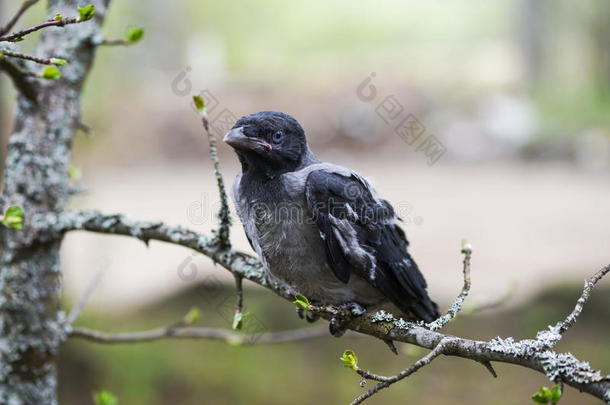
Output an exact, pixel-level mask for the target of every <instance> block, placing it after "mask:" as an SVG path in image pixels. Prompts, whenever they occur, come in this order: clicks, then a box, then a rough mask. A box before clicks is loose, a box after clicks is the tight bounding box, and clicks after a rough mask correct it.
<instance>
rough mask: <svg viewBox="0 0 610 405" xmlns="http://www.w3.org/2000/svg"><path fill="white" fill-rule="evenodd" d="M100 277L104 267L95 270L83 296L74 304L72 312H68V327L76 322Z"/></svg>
mask: <svg viewBox="0 0 610 405" xmlns="http://www.w3.org/2000/svg"><path fill="white" fill-rule="evenodd" d="M102 275H104V266H100V268H99V269H98V270H97V272H96V273H95V275H94V276H93V278H92V279H91V281H90V282H89V285H88V286H87V288H85V291H84V292H83V295H81V297H80V298H79V299H78V301H77V302H76V305H74V308H72V311H70V314H69V315H68V319H67V320H66V322H67V323H68V324H69V325H72V324H73V323H74V321H76V318H78V316H79V315H80V313H81V312H82V311H83V308H85V304H87V301H88V300H89V297H90V296H91V294H92V293H93V290H95V287H97V285H98V284H99V283H100V281H101V279H102Z"/></svg>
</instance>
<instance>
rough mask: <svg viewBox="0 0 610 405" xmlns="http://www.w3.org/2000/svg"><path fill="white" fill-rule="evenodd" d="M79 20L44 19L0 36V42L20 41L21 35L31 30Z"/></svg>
mask: <svg viewBox="0 0 610 405" xmlns="http://www.w3.org/2000/svg"><path fill="white" fill-rule="evenodd" d="M79 22H82V21H81V20H79V18H78V17H72V18H62V19H60V20H49V21H45V22H43V23H41V24H38V25H35V26H33V27H30V28H26V29H24V30H21V31H17V32H14V33H12V34H10V35H5V36H0V42H18V41H21V40H22V39H23V37H25V36H26V35H29V34H31V33H32V32H36V31H38V30H41V29H43V28H47V27H63V26H65V25H69V24H77V23H79Z"/></svg>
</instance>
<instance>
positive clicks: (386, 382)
mask: <svg viewBox="0 0 610 405" xmlns="http://www.w3.org/2000/svg"><path fill="white" fill-rule="evenodd" d="M451 342H453V339H452V338H451V337H445V338H443V339H442V340H441V341H440V342H438V344H437V345H436V347H435V348H434V349H432V350H431V351H430V353H428V354H426V355H425V356H424V357H422V358H421V359H419V360H418V361H416V362H415V363H413V365H411V367H409V368H407V369H405V370H402V371H401V372H400V373H398V374H397V375H394V376H391V377H385V376H379V375H376V374H371V373H369V372H368V371H363V370H361V369H360V368H358V367H357V368H356V372H357V373H358V374H360V375H361V376H362V378H365V379H367V380H375V381H381V382H380V383H379V384H377V385H376V386H375V387H373V388H371V389H370V390H368V391H366V392H365V393H364V394H362V395H360V396H359V397H357V398H356V399H355V400H354V401H353V402H352V403H351V404H350V405H358V404H360V403H362V402H364V400H366V399H367V398H370V397H371V396H373V395H375V394H376V393H378V392H379V391H381V390H382V389H384V388H387V387H389V386H390V385H392V384H394V383H396V382H398V381H400V380H402V379H403V378H406V377H408V376H410V375H411V374H414V373H416V372H417V371H418V370H419V369H420V368H422V367H424V366H426V365H428V364H430V363H431V362H432V360H434V359H435V358H437V357H438V356H440V355H441V354H443V353H444V352H445V351H446V350H447V348H448V347H449V345H450V344H451Z"/></svg>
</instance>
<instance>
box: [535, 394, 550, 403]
mask: <svg viewBox="0 0 610 405" xmlns="http://www.w3.org/2000/svg"><path fill="white" fill-rule="evenodd" d="M532 399H533V400H534V402H536V403H537V404H546V403H548V402H549V399H548V398H547V397H545V396H544V394H543V393H542V392H536V393H535V394H534V395H532Z"/></svg>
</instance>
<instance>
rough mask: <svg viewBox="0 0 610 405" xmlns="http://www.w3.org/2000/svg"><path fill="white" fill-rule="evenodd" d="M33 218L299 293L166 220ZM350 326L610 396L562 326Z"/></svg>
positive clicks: (53, 229)
mask: <svg viewBox="0 0 610 405" xmlns="http://www.w3.org/2000/svg"><path fill="white" fill-rule="evenodd" d="M32 222H33V226H34V227H35V228H37V229H40V230H41V235H42V234H44V237H46V238H54V237H60V235H61V234H63V233H64V232H67V231H72V230H86V231H91V232H98V233H106V234H118V235H126V236H132V237H136V238H138V239H140V240H143V241H144V242H146V243H148V241H150V240H158V241H162V242H168V243H172V244H176V245H181V246H184V247H188V248H191V249H194V250H196V251H198V252H200V253H202V254H204V255H206V256H208V257H210V258H211V259H212V260H214V261H215V262H216V263H218V264H220V265H221V266H222V267H224V268H226V269H227V270H229V271H230V272H231V273H233V274H236V275H239V276H241V277H243V278H245V279H248V280H250V281H252V282H255V283H257V284H259V285H261V286H264V287H266V288H269V289H271V290H273V291H274V292H275V293H276V294H278V295H280V296H282V297H284V298H286V299H288V300H290V301H292V300H293V299H294V294H295V291H294V290H293V289H292V288H291V287H290V286H289V285H286V284H283V283H281V282H279V281H274V282H272V283H270V282H269V281H268V280H266V278H265V276H264V272H263V267H262V264H261V263H260V261H258V260H257V259H256V258H254V257H252V256H249V255H247V254H244V253H241V252H238V251H235V250H232V249H228V250H223V249H220V248H219V247H218V245H217V244H216V243H214V239H213V238H209V237H207V236H205V235H202V234H199V233H197V232H194V231H190V230H188V229H185V228H183V227H179V226H168V225H166V224H164V223H161V222H143V221H136V220H133V219H131V218H128V217H125V216H123V215H104V214H101V213H99V212H96V211H72V212H63V213H60V214H46V215H39V216H36V217H35V218H33V219H32ZM465 254H466V252H465ZM465 259H466V258H465ZM604 269H605V270H603V271H602V272H601V273H598V274H601V275H599V278H601V277H602V276H603V275H604V274H606V273H607V272H608V271H609V270H608V269H610V265H609V266H607V267H605V268H604ZM460 296H461V294H460ZM458 298H459V297H458ZM340 311H341V309H340V308H335V307H332V306H326V307H319V308H318V314H320V315H321V316H322V317H323V318H325V319H330V318H331V317H332V315H334V314H336V313H339V312H340ZM346 326H347V327H348V328H349V329H351V330H354V331H356V332H358V333H363V334H367V335H370V336H374V337H377V338H379V339H383V340H394V341H399V342H405V343H411V344H415V345H418V346H420V347H424V348H427V349H430V350H433V349H434V348H435V347H437V346H438V344H439V343H440V342H441V341H442V340H443V339H445V338H451V344H450V345H447V346H446V347H445V348H444V349H443V354H445V355H448V356H456V357H462V358H465V359H471V360H475V361H478V362H481V363H483V364H486V363H491V362H502V363H509V364H515V365H519V366H523V367H527V368H530V369H532V370H536V371H539V372H541V373H544V374H546V375H547V376H548V377H549V378H550V379H552V380H553V381H563V383H565V384H567V385H570V386H572V387H574V388H576V389H579V390H581V391H584V392H587V393H589V394H591V395H593V396H595V397H597V398H599V399H601V400H603V401H606V402H610V377H609V376H605V375H603V374H602V373H601V372H600V371H597V370H593V369H591V367H590V366H589V364H588V363H586V362H582V361H580V360H578V359H576V358H575V357H574V356H573V355H571V354H570V353H558V352H555V351H553V350H552V345H553V344H554V343H556V342H557V341H558V338H557V335H558V331H557V329H558V327H551V328H550V330H548V331H543V332H540V333H539V334H538V336H537V337H536V339H525V340H521V341H515V340H514V339H512V338H505V339H502V338H499V337H498V338H496V339H493V340H491V341H488V342H487V341H479V340H472V339H466V338H461V337H455V336H450V335H446V334H443V333H440V332H438V331H433V330H430V329H428V328H426V327H425V325H419V324H416V323H413V322H408V321H405V320H403V319H395V318H394V317H392V316H391V315H390V314H387V313H382V312H381V311H376V310H375V309H369V311H368V312H367V313H366V314H364V315H363V316H361V317H358V318H354V319H351V320H349V321H348V322H347V324H346ZM554 328H555V329H554ZM560 338H561V337H560V336H559V339H560Z"/></svg>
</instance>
